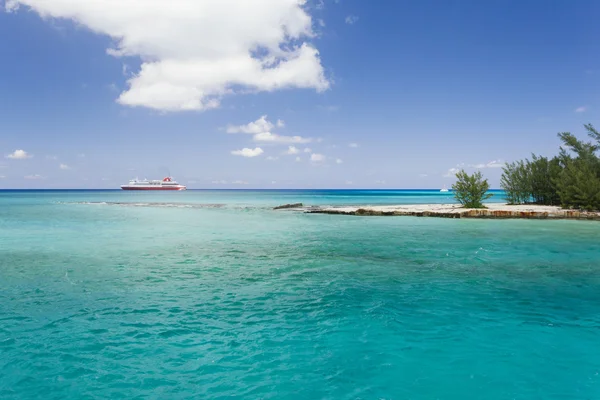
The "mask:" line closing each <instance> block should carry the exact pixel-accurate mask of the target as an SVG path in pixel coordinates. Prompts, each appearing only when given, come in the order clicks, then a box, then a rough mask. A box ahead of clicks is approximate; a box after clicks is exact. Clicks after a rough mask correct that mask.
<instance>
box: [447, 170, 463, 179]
mask: <svg viewBox="0 0 600 400" xmlns="http://www.w3.org/2000/svg"><path fill="white" fill-rule="evenodd" d="M458 171H460V170H459V169H458V168H450V169H449V170H448V171H447V172H446V173H445V174H444V177H446V178H451V177H453V176H456V173H457V172H458Z"/></svg>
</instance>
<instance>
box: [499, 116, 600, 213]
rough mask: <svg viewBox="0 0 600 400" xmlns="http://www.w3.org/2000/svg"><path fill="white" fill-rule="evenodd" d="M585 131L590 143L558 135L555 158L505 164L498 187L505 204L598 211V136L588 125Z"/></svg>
mask: <svg viewBox="0 0 600 400" xmlns="http://www.w3.org/2000/svg"><path fill="white" fill-rule="evenodd" d="M585 129H586V130H587V133H588V136H589V137H590V138H592V139H593V141H591V142H584V141H582V140H580V139H578V138H576V137H575V136H574V135H573V134H571V133H569V132H563V133H559V134H558V136H559V138H560V140H561V141H562V146H561V147H560V152H559V155H558V156H557V157H554V158H552V159H548V158H546V157H541V156H536V155H535V154H533V155H532V157H531V160H527V159H526V160H523V161H516V162H513V163H510V164H507V165H506V166H505V167H504V170H503V174H502V178H501V179H500V185H501V187H502V189H504V191H505V193H506V199H507V201H508V203H509V204H524V203H535V204H546V205H559V204H560V205H562V206H563V207H565V208H578V209H585V210H600V157H598V154H597V153H598V151H599V150H600V133H599V132H598V131H597V130H596V129H595V128H594V127H593V126H592V125H591V124H587V125H585Z"/></svg>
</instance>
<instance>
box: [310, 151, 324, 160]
mask: <svg viewBox="0 0 600 400" xmlns="http://www.w3.org/2000/svg"><path fill="white" fill-rule="evenodd" d="M310 161H312V162H321V161H325V156H324V155H323V154H318V153H312V154H311V155H310Z"/></svg>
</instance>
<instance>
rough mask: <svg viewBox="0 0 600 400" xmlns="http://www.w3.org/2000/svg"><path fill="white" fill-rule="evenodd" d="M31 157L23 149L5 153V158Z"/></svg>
mask: <svg viewBox="0 0 600 400" xmlns="http://www.w3.org/2000/svg"><path fill="white" fill-rule="evenodd" d="M31 157H33V156H32V155H31V154H29V153H27V152H26V151H25V150H15V151H13V152H12V153H10V154H7V155H6V158H11V159H13V160H24V159H26V158H31Z"/></svg>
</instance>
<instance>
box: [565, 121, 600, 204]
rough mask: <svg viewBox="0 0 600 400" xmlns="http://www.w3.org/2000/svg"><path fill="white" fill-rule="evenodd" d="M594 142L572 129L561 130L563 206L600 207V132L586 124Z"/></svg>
mask: <svg viewBox="0 0 600 400" xmlns="http://www.w3.org/2000/svg"><path fill="white" fill-rule="evenodd" d="M585 128H586V130H587V133H588V136H589V137H591V138H592V139H594V141H596V143H593V142H583V141H581V140H579V139H577V138H576V137H575V136H574V135H572V134H571V133H568V132H563V133H559V134H558V136H559V138H560V139H561V141H562V142H563V146H564V147H561V148H560V154H559V159H560V163H561V165H562V166H563V169H562V171H561V172H560V174H559V175H558V177H557V178H556V179H555V185H556V187H557V192H558V195H559V197H560V202H561V205H562V206H563V207H565V208H580V209H584V210H600V158H599V157H598V156H597V154H596V152H597V151H598V150H600V133H598V131H596V129H595V128H594V127H593V126H592V125H591V124H587V125H585Z"/></svg>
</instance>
